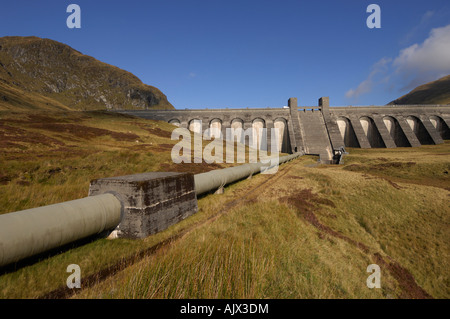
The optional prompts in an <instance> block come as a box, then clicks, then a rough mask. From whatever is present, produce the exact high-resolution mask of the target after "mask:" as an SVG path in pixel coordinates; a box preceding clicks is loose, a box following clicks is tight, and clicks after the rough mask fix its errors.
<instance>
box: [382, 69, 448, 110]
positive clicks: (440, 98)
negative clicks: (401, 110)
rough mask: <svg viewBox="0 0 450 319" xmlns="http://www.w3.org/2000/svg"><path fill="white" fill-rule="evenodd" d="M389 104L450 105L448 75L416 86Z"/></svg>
mask: <svg viewBox="0 0 450 319" xmlns="http://www.w3.org/2000/svg"><path fill="white" fill-rule="evenodd" d="M389 104H450V75H447V76H444V77H443V78H440V79H439V80H436V81H433V82H429V83H426V84H424V85H421V86H418V87H416V88H415V89H414V90H412V91H411V92H409V93H408V94H406V95H403V96H402V97H400V98H398V99H396V100H394V101H392V102H390V103H389Z"/></svg>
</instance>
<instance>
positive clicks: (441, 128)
mask: <svg viewBox="0 0 450 319" xmlns="http://www.w3.org/2000/svg"><path fill="white" fill-rule="evenodd" d="M430 122H431V124H433V126H434V128H435V129H436V131H438V133H439V135H441V137H442V139H443V140H448V139H450V130H449V128H448V125H447V123H445V121H444V120H443V119H442V118H441V117H440V116H437V115H432V116H430Z"/></svg>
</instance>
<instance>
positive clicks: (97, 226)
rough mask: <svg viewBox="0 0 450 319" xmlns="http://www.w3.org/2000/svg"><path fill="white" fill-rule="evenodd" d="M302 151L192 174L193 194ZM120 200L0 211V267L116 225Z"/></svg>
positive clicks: (93, 199)
mask: <svg viewBox="0 0 450 319" xmlns="http://www.w3.org/2000/svg"><path fill="white" fill-rule="evenodd" d="M301 155H303V153H295V154H292V155H288V156H283V157H281V158H279V159H278V160H277V158H276V157H272V158H269V159H271V161H270V162H269V163H270V164H269V163H266V164H265V163H250V164H244V165H241V166H236V167H230V168H224V169H219V170H214V171H210V172H207V173H202V174H196V175H194V181H195V191H196V194H197V196H198V195H200V194H203V193H206V192H208V191H211V190H215V189H218V188H220V187H223V186H225V185H226V184H229V183H232V182H236V181H238V180H241V179H243V178H245V177H248V176H251V175H253V174H258V173H260V172H261V171H262V170H265V169H270V168H272V167H274V166H278V165H279V164H283V163H285V162H287V161H290V160H293V159H295V158H297V157H299V156H301ZM123 210H124V208H123V204H122V203H121V201H120V200H119V199H118V198H117V197H116V196H115V195H113V194H109V193H107V194H102V195H95V196H89V197H86V198H82V199H77V200H73V201H68V202H64V203H59V204H54V205H49V206H43V207H38V208H32V209H27V210H23V211H19V212H14V213H8V214H3V215H0V267H2V266H5V265H9V264H11V263H14V262H17V261H20V260H22V259H25V258H27V257H31V256H34V255H37V254H39V253H43V252H45V251H48V250H51V249H53V248H57V247H61V246H63V245H66V244H68V243H71V242H74V241H77V240H80V239H83V238H86V237H89V236H93V235H96V234H101V233H102V232H104V231H108V230H113V229H114V228H116V227H117V226H118V225H119V224H120V222H121V220H122V217H123Z"/></svg>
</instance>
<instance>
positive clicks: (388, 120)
mask: <svg viewBox="0 0 450 319" xmlns="http://www.w3.org/2000/svg"><path fill="white" fill-rule="evenodd" d="M383 122H384V125H386V128H387V130H388V132H389V134H390V135H391V137H392V139H393V140H394V143H395V145H396V146H397V147H411V144H410V143H409V142H408V139H407V138H406V135H405V133H404V132H403V130H402V128H401V127H400V123H398V121H397V119H396V118H394V117H392V116H385V117H384V118H383Z"/></svg>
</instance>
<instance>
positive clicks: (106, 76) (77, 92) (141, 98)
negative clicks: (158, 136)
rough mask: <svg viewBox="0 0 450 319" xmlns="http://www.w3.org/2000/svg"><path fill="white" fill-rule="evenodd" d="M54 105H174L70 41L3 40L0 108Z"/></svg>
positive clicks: (79, 107)
mask: <svg viewBox="0 0 450 319" xmlns="http://www.w3.org/2000/svg"><path fill="white" fill-rule="evenodd" d="M32 101H35V102H36V103H32ZM30 102H31V104H30ZM55 107H56V108H57V109H74V110H99V109H103V110H105V109H107V110H111V109H150V108H151V109H173V106H172V105H171V104H170V103H169V101H168V100H167V97H166V96H165V95H164V94H163V93H162V92H161V91H160V90H159V89H157V88H156V87H153V86H150V85H146V84H144V83H142V82H141V80H139V79H138V78H137V77H136V76H134V75H133V74H131V73H130V72H127V71H124V70H122V69H119V68H117V67H115V66H112V65H109V64H106V63H103V62H100V61H98V60H96V59H94V58H93V57H90V56H87V55H84V54H82V53H80V52H78V51H76V50H74V49H72V48H71V47H69V46H68V45H65V44H62V43H59V42H57V41H53V40H50V39H41V38H38V37H3V38H0V110H2V109H3V110H5V109H9V110H11V109H12V110H18V109H19V110H24V109H25V110H26V109H34V108H55Z"/></svg>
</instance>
